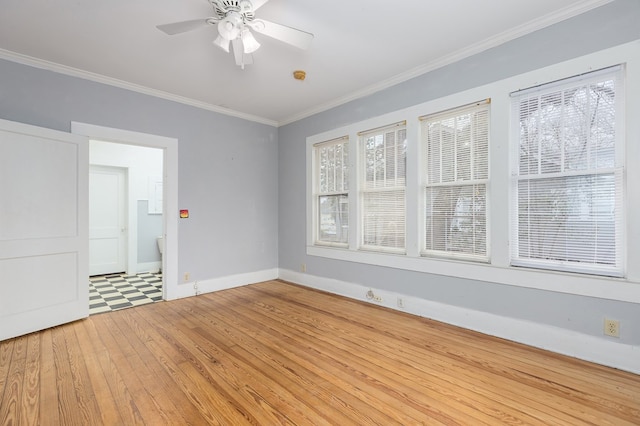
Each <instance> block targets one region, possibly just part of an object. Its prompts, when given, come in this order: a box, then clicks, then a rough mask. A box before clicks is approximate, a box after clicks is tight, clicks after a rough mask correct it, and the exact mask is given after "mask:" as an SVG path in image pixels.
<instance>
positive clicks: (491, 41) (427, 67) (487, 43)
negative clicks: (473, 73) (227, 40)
mask: <svg viewBox="0 0 640 426" xmlns="http://www.w3.org/2000/svg"><path fill="white" fill-rule="evenodd" d="M612 1H613V0H589V1H583V2H580V3H579V4H574V5H572V6H570V7H566V8H564V9H561V10H559V11H556V12H554V13H551V14H547V15H545V16H542V17H540V18H538V19H534V20H532V21H529V22H527V23H525V24H523V25H521V26H519V27H516V28H512V29H510V30H508V31H504V32H502V33H500V34H496V35H495V36H492V37H489V38H487V39H484V40H481V41H479V42H478V43H474V44H472V45H469V46H467V47H465V48H463V49H460V50H457V51H455V52H452V53H451V54H449V55H446V56H442V57H440V58H438V59H436V60H435V61H431V62H428V63H426V64H423V65H420V66H418V67H415V68H412V69H410V70H408V71H405V72H403V73H401V74H398V75H396V76H393V77H391V78H389V79H386V80H383V81H380V82H378V83H376V84H373V85H371V86H367V87H365V88H363V89H361V90H358V91H355V92H352V93H351V94H349V95H346V96H343V97H341V98H338V99H334V100H332V101H330V102H327V103H324V104H321V105H318V106H316V107H314V108H311V109H308V110H306V111H302V112H300V113H299V114H296V115H292V116H290V117H288V118H287V119H285V120H282V121H279V122H278V126H284V125H287V124H291V123H293V122H296V121H299V120H302V119H304V118H307V117H310V116H312V115H315V114H318V113H321V112H324V111H327V110H330V109H332V108H335V107H338V106H340V105H344V104H346V103H348V102H351V101H354V100H357V99H360V98H364V97H366V96H369V95H372V94H374V93H376V92H379V91H381V90H384V89H388V88H389V87H392V86H395V85H396V84H399V83H403V82H405V81H407V80H411V79H412V78H415V77H418V76H420V75H423V74H426V73H428V72H430V71H433V70H435V69H438V68H442V67H444V66H446V65H449V64H452V63H454V62H457V61H460V60H462V59H465V58H468V57H470V56H473V55H475V54H478V53H480V52H483V51H485V50H488V49H491V48H493V47H496V46H499V45H501V44H504V43H506V42H508V41H511V40H515V39H517V38H518V37H522V36H524V35H527V34H530V33H532V32H535V31H537V30H540V29H542V28H545V27H548V26H551V25H553V24H556V23H558V22H561V21H564V20H566V19H569V18H573V17H574V16H577V15H580V14H581V13H585V12H588V11H589V10H591V9H595V8H597V7H600V6H603V5H605V4H607V3H611V2H612Z"/></svg>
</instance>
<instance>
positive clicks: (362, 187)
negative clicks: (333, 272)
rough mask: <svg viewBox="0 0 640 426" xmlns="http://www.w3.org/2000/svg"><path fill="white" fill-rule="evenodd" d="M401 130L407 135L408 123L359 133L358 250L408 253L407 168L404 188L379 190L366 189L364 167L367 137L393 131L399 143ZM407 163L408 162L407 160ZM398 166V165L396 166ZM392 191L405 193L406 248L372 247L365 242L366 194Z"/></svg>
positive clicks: (383, 188)
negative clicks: (398, 136)
mask: <svg viewBox="0 0 640 426" xmlns="http://www.w3.org/2000/svg"><path fill="white" fill-rule="evenodd" d="M399 130H404V131H405V133H406V131H407V122H406V121H405V120H403V121H400V122H397V123H389V124H387V125H382V126H378V127H376V128H374V129H369V130H364V131H360V132H358V139H357V145H358V147H357V157H356V158H355V160H354V161H356V162H357V164H358V167H357V171H356V173H357V179H356V180H357V183H358V186H357V189H356V191H357V193H358V201H359V204H358V206H359V209H358V222H357V224H358V229H359V231H360V232H359V239H358V242H357V243H358V249H359V250H363V251H371V252H380V253H391V254H405V253H406V252H407V250H406V247H407V226H406V223H407V176H406V167H405V177H404V182H405V183H404V186H397V185H396V186H393V187H387V186H384V187H379V188H368V189H367V188H366V185H365V182H366V173H367V171H366V167H365V165H364V163H365V158H366V154H365V151H366V150H365V147H364V145H365V139H366V137H368V136H370V135H375V134H379V133H388V132H391V131H393V133H394V135H395V137H396V139H395V140H396V141H397V135H398V131H399ZM405 159H406V153H405ZM405 163H406V160H405ZM396 166H397V164H396ZM390 191H403V192H404V230H403V233H404V239H405V245H404V247H389V246H379V245H372V244H365V242H364V228H365V221H364V219H363V216H364V214H365V211H364V198H365V194H373V193H380V192H390Z"/></svg>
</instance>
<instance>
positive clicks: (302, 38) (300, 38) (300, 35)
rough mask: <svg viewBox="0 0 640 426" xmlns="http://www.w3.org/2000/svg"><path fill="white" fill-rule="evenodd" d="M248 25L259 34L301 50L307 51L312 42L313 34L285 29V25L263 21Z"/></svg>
mask: <svg viewBox="0 0 640 426" xmlns="http://www.w3.org/2000/svg"><path fill="white" fill-rule="evenodd" d="M250 25H251V28H253V29H254V30H256V31H257V32H259V33H261V34H264V35H266V36H269V37H271V38H275V39H276V40H280V41H282V42H284V43H287V44H290V45H292V46H295V47H297V48H299V49H303V50H306V49H308V48H309V45H310V44H311V40H313V34H311V33H308V32H305V31H301V30H297V29H295V28H292V27H287V26H286V25H281V24H276V23H275V22H271V21H265V20H264V19H256V20H254V21H253V22H251V24H250Z"/></svg>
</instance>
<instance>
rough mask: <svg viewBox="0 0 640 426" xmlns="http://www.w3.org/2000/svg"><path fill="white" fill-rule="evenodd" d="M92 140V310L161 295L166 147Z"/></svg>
mask: <svg viewBox="0 0 640 426" xmlns="http://www.w3.org/2000/svg"><path fill="white" fill-rule="evenodd" d="M89 144H90V145H89V163H90V165H89V275H90V279H89V281H90V283H89V314H96V313H102V312H109V311H113V310H117V309H123V308H128V307H132V306H139V305H143V304H147V303H153V302H155V301H158V300H162V251H163V246H164V244H163V235H164V221H163V217H162V213H163V204H164V203H163V174H164V173H163V155H164V150H162V149H160V148H150V147H145V146H136V145H130V144H123V143H113V142H106V141H100V140H93V139H92V140H90V142H89Z"/></svg>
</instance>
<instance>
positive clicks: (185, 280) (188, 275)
mask: <svg viewBox="0 0 640 426" xmlns="http://www.w3.org/2000/svg"><path fill="white" fill-rule="evenodd" d="M190 278H191V274H190V273H188V272H185V273H184V278H183V279H184V282H185V283H186V282H187V281H189V279H190Z"/></svg>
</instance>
